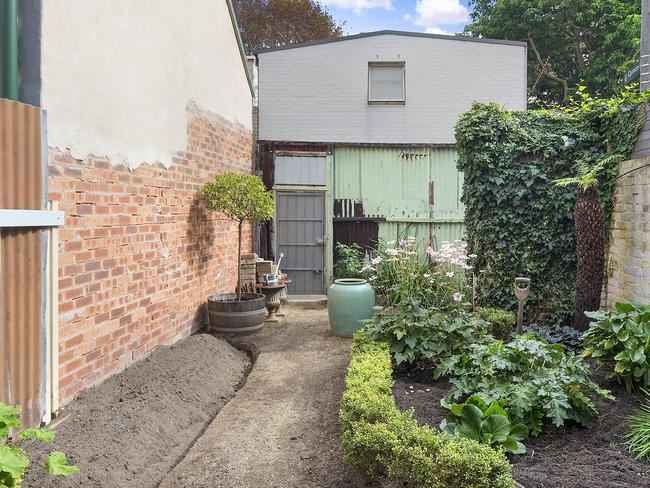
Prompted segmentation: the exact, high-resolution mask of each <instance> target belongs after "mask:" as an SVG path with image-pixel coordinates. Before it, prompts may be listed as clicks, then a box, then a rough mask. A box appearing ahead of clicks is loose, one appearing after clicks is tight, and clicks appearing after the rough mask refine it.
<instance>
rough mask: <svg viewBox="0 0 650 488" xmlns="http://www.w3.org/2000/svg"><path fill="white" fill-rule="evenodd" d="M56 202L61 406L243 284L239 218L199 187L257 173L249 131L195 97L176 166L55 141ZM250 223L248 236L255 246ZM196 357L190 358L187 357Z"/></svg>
mask: <svg viewBox="0 0 650 488" xmlns="http://www.w3.org/2000/svg"><path fill="white" fill-rule="evenodd" d="M49 159H50V163H49V191H50V193H49V199H50V200H56V201H58V202H60V209H61V210H63V211H64V212H65V216H66V218H65V226H64V227H63V228H61V230H60V233H59V238H60V248H59V263H60V267H59V277H60V279H59V327H60V330H59V341H60V342H59V378H60V383H59V386H60V401H61V404H65V403H67V402H69V401H70V400H71V399H72V398H74V396H75V395H76V394H77V393H78V392H80V391H81V390H83V389H85V388H88V387H90V386H92V385H94V384H97V383H98V382H100V381H101V380H102V379H104V378H106V377H107V376H109V375H111V374H114V373H116V372H118V371H121V370H123V369H124V368H126V367H127V366H129V365H130V364H131V363H133V362H134V361H136V360H139V359H142V358H144V357H146V356H147V355H148V354H149V353H150V352H151V351H152V350H153V349H154V348H155V347H156V346H158V345H161V344H169V343H173V342H175V341H177V340H178V339H179V338H181V337H183V336H186V335H188V334H190V333H191V332H192V331H194V330H196V329H198V328H200V327H201V326H203V325H204V324H205V322H206V320H207V315H206V309H205V300H206V297H207V296H208V295H210V294H212V293H215V292H232V291H234V288H235V285H236V276H237V273H236V261H237V259H236V256H237V226H236V223H234V222H231V221H227V220H224V219H223V218H221V217H220V216H219V215H216V214H214V213H208V212H207V211H206V210H205V208H204V206H203V205H202V204H201V202H200V199H199V197H198V192H199V191H200V189H201V188H202V187H203V185H204V183H205V182H206V181H207V180H209V179H210V178H211V177H212V176H213V175H214V174H216V173H219V172H224V171H237V172H247V173H250V172H252V137H251V131H250V129H247V128H245V127H243V126H240V125H238V124H234V123H231V122H229V121H227V120H225V119H223V118H221V117H219V116H216V115H213V114H208V113H205V112H201V111H199V110H198V109H196V107H193V106H188V122H187V147H186V148H185V150H184V151H181V152H178V153H177V154H176V155H175V157H174V158H173V160H172V163H173V164H172V165H171V166H170V167H169V168H166V167H165V166H163V165H162V164H155V165H147V164H142V165H140V166H138V167H137V168H136V169H129V165H128V164H123V163H122V162H118V161H110V160H108V159H106V158H96V157H92V156H91V157H87V158H85V159H83V160H80V159H76V158H75V157H73V156H72V155H71V154H70V153H69V152H68V151H63V150H61V149H59V148H50V154H49ZM250 246H251V229H250V226H247V227H246V229H245V233H244V248H243V249H244V250H250ZM188 360H190V361H191V358H188Z"/></svg>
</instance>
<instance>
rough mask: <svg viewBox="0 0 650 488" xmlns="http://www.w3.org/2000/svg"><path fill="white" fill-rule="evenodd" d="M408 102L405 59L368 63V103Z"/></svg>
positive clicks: (399, 103)
mask: <svg viewBox="0 0 650 488" xmlns="http://www.w3.org/2000/svg"><path fill="white" fill-rule="evenodd" d="M405 102H406V69H405V63H404V62H403V61H391V62H369V63H368V103H369V104H378V105H381V104H396V105H403V104H404V103H405Z"/></svg>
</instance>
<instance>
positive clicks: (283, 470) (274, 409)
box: [160, 308, 371, 488]
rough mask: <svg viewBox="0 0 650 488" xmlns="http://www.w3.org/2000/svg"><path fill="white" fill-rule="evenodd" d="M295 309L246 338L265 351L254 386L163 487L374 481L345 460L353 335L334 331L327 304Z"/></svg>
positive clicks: (346, 484)
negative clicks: (345, 393)
mask: <svg viewBox="0 0 650 488" xmlns="http://www.w3.org/2000/svg"><path fill="white" fill-rule="evenodd" d="M287 314H288V317H289V318H288V319H285V321H284V322H280V323H278V324H271V325H268V324H267V326H266V327H265V328H264V330H263V331H262V332H260V333H258V334H256V335H254V336H250V337H248V338H246V339H245V342H246V343H247V344H250V345H252V346H253V347H256V348H257V349H258V351H259V356H258V358H257V361H256V363H255V366H254V367H253V370H252V372H251V374H250V376H249V377H248V380H247V381H246V384H245V385H244V387H243V388H242V389H241V390H240V391H239V392H238V393H237V394H236V396H235V397H234V398H233V399H232V400H230V401H229V402H228V403H227V404H226V405H225V406H224V407H223V409H222V410H221V411H220V412H219V414H218V415H217V417H216V418H215V420H214V421H213V422H212V423H211V424H210V425H209V427H208V428H207V430H206V431H205V434H204V435H203V436H202V437H201V438H199V439H198V440H197V441H196V443H195V444H194V446H193V447H192V448H191V449H190V451H189V452H188V454H187V456H186V457H185V458H184V459H183V461H182V462H181V463H179V464H178V465H177V466H176V467H175V468H174V469H173V470H172V471H171V472H170V473H169V474H168V475H167V477H166V478H165V479H164V480H163V482H162V483H161V485H160V487H161V488H177V487H179V486H186V487H191V488H202V487H206V488H207V487H210V488H213V487H220V488H232V487H237V488H249V487H250V488H258V487H260V488H262V487H263V488H267V487H268V488H285V487H287V488H288V487H301V488H302V487H332V488H334V487H358V486H371V485H369V484H368V482H367V481H365V480H363V479H361V478H359V477H358V476H357V475H355V474H354V473H351V472H350V471H349V470H348V469H347V468H346V467H345V466H344V465H343V464H342V462H341V460H340V452H339V448H340V431H339V424H338V408H339V401H340V398H341V392H342V390H343V381H344V376H345V370H346V368H347V364H348V361H349V349H350V344H351V340H350V339H341V338H338V337H334V336H332V335H331V333H330V332H329V327H328V322H327V311H326V310H323V309H320V310H302V309H297V308H289V309H288V310H287ZM188 360H189V361H191V358H188Z"/></svg>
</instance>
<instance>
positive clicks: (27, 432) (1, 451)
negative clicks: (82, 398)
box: [0, 402, 79, 488]
mask: <svg viewBox="0 0 650 488" xmlns="http://www.w3.org/2000/svg"><path fill="white" fill-rule="evenodd" d="M20 411H21V409H20V407H14V406H12V405H6V404H4V403H2V402H0V488H19V487H20V486H21V484H22V481H23V478H24V476H25V473H26V472H27V469H28V467H29V465H30V460H29V457H28V456H27V450H28V449H29V447H30V446H31V445H32V444H34V443H35V442H48V443H49V442H52V441H53V440H54V431H53V430H50V429H23V430H22V431H20V432H18V431H16V432H15V434H16V435H14V436H13V437H10V436H11V432H12V429H18V428H19V427H20V418H19V417H20ZM43 468H44V469H45V472H47V473H49V474H52V475H63V476H69V475H71V474H74V473H76V472H78V471H79V468H77V467H75V466H70V465H69V464H68V461H67V459H66V456H65V454H64V453H62V452H61V451H52V452H51V453H50V454H49V455H48V456H47V458H46V459H45V464H44V466H43Z"/></svg>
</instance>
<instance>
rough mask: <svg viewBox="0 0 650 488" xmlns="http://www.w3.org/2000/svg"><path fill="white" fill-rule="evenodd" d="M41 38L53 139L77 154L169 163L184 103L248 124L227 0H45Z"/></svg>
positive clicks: (179, 144)
mask: <svg viewBox="0 0 650 488" xmlns="http://www.w3.org/2000/svg"><path fill="white" fill-rule="evenodd" d="M42 39H43V42H42V54H41V76H42V97H41V103H42V106H43V108H44V109H46V110H47V112H48V141H49V145H50V146H51V147H56V148H59V149H61V150H66V149H69V150H70V152H71V154H72V155H73V156H74V157H76V158H84V157H86V156H88V155H89V154H93V155H95V156H100V157H107V158H108V159H109V160H110V161H111V163H113V164H117V163H125V164H127V165H128V166H129V167H131V168H134V167H137V166H138V165H140V164H142V163H145V162H146V163H154V162H158V161H159V162H161V163H162V164H163V165H165V166H169V165H171V163H172V155H173V154H174V153H175V152H176V151H178V150H179V149H182V148H184V147H185V141H186V127H187V117H186V106H187V104H188V102H194V103H196V105H197V106H198V107H200V108H201V109H202V110H204V111H207V112H212V113H215V114H219V115H220V116H221V117H223V118H225V119H227V120H229V121H231V122H233V123H236V124H239V125H242V126H243V127H244V128H246V129H251V127H252V121H251V104H252V97H251V92H250V88H249V86H248V81H247V78H246V71H245V66H244V64H243V62H242V59H241V57H240V51H239V46H238V43H237V38H236V35H235V32H234V29H233V26H232V22H231V19H230V15H229V12H228V4H227V2H226V1H225V0H186V1H183V2H179V1H178V0H153V1H133V0H111V1H109V2H107V1H105V0H56V1H46V2H43V14H42Z"/></svg>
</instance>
